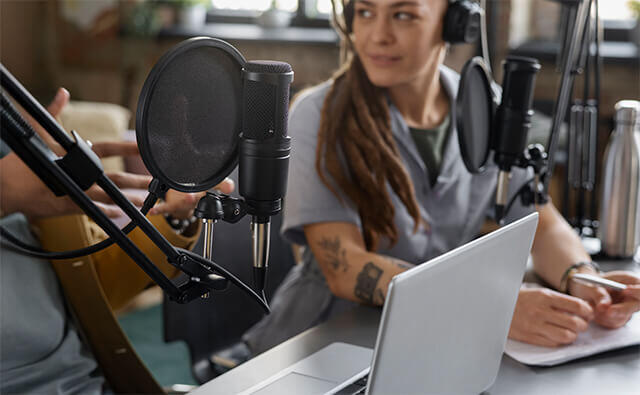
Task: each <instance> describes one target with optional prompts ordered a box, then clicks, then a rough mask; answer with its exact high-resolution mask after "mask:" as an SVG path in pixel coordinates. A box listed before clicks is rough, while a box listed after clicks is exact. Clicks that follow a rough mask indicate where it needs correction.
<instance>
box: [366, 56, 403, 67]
mask: <svg viewBox="0 0 640 395" xmlns="http://www.w3.org/2000/svg"><path fill="white" fill-rule="evenodd" d="M367 57H368V58H369V60H370V61H371V63H373V64H374V65H376V66H380V67H388V66H392V65H395V64H396V63H398V61H399V60H400V59H401V57H400V56H391V55H377V54H375V55H374V54H369V55H367Z"/></svg>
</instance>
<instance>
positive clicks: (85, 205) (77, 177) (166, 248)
mask: <svg viewBox="0 0 640 395" xmlns="http://www.w3.org/2000/svg"><path fill="white" fill-rule="evenodd" d="M216 41H219V40H216ZM227 45H228V44H227ZM1 71H2V76H1V77H2V78H1V82H2V88H3V92H2V93H3V95H4V91H6V92H8V93H9V94H10V95H11V96H12V97H13V98H14V99H15V100H16V101H17V102H18V103H19V104H20V105H21V106H22V107H23V108H24V109H25V110H26V111H27V112H28V113H29V114H30V115H31V116H33V118H34V119H35V120H36V121H37V122H38V123H40V124H41V125H42V127H43V128H44V130H45V131H46V132H47V133H48V134H50V135H51V136H52V137H53V138H54V139H55V140H56V141H57V142H58V143H59V144H60V145H61V146H62V148H63V149H65V151H66V155H65V156H64V157H63V158H60V159H59V158H58V157H57V156H56V155H55V154H54V153H53V152H52V151H51V150H50V149H49V148H48V147H47V146H46V144H45V143H44V142H43V141H42V140H41V139H40V137H39V136H38V135H37V134H36V133H35V132H34V131H33V129H31V128H30V127H29V125H28V123H27V122H26V121H24V119H22V117H21V116H20V114H19V113H17V111H15V109H14V108H12V106H10V105H8V104H7V103H9V102H8V100H3V101H2V108H1V115H2V123H3V128H2V139H3V141H5V142H6V143H7V144H8V145H9V146H10V147H11V149H12V150H13V151H14V152H15V153H16V154H17V155H18V156H19V157H20V158H21V159H22V160H23V161H24V162H25V164H27V166H29V167H30V168H31V169H32V170H33V171H34V173H36V175H37V176H38V177H39V178H40V179H41V180H42V181H43V182H44V183H45V185H47V187H48V188H50V189H51V190H52V191H53V192H54V193H55V194H56V195H58V196H62V195H65V194H68V195H69V197H70V198H71V199H72V200H73V201H74V202H75V203H76V204H77V205H78V206H79V207H80V208H81V209H82V210H83V211H84V212H85V213H86V214H87V215H88V216H89V217H90V218H91V219H92V220H93V221H94V222H96V224H98V225H99V226H100V227H101V228H102V229H104V230H105V232H106V233H107V235H108V236H110V237H111V238H112V239H113V240H114V241H115V242H116V243H117V244H118V245H119V246H120V247H121V248H122V249H123V250H124V251H125V253H127V255H129V256H130V257H131V258H132V259H133V260H134V261H135V262H136V264H138V265H139V266H140V267H141V268H142V269H143V270H144V271H145V273H146V274H147V275H149V277H150V278H151V279H152V280H153V281H154V282H156V283H157V284H158V285H159V286H160V287H161V288H162V289H163V290H164V291H165V292H166V293H167V295H168V296H169V298H170V299H171V300H174V301H177V302H180V303H186V302H189V301H190V300H193V299H195V298H198V297H200V296H201V295H204V294H206V293H208V292H209V290H210V289H221V288H224V287H225V286H226V281H230V282H231V283H233V284H235V285H236V286H238V287H239V288H241V289H242V290H243V291H245V292H246V293H247V294H249V296H251V297H252V298H253V299H254V300H256V301H257V302H258V303H259V304H260V305H261V306H262V307H263V309H264V310H265V311H266V312H267V313H268V312H269V307H268V305H267V304H266V302H265V301H264V300H263V299H262V298H261V297H260V296H259V295H258V294H256V293H255V292H254V291H253V290H252V289H251V288H250V287H248V286H247V285H245V284H244V283H243V282H241V281H240V280H239V279H238V278H236V277H235V276H234V275H233V274H232V273H230V272H228V271H227V270H226V269H224V268H222V267H220V266H219V265H217V264H216V263H214V262H211V261H210V260H207V259H204V258H202V257H199V256H198V255H197V254H194V253H193V252H190V251H186V250H183V249H179V248H175V247H173V246H172V245H171V244H170V243H169V242H168V241H167V240H166V239H165V238H164V237H163V236H162V234H160V233H159V232H158V231H157V230H156V229H155V228H154V227H153V225H152V224H151V223H150V222H149V221H148V220H147V218H146V217H144V215H143V214H142V213H141V212H140V211H138V209H137V208H136V207H135V206H133V204H132V203H131V202H129V201H128V200H127V198H126V197H125V196H124V195H123V194H122V192H121V191H120V190H119V189H118V188H117V186H116V185H115V184H113V182H112V181H111V180H110V179H109V178H108V177H107V176H106V175H105V174H104V171H103V169H102V165H101V163H100V160H99V158H98V157H97V156H96V155H95V153H94V152H93V151H92V150H91V148H90V146H89V145H88V144H87V142H85V141H84V140H82V138H80V137H79V136H78V134H77V133H75V132H72V136H73V138H71V137H69V136H68V135H67V134H66V132H65V131H64V130H63V129H62V128H61V127H60V126H59V125H58V124H57V123H56V121H55V120H54V119H53V118H52V117H51V115H50V114H49V113H48V112H47V111H46V110H45V109H44V108H43V107H42V106H41V105H40V104H39V103H38V102H37V101H36V100H35V99H34V98H33V97H32V96H31V95H30V94H29V93H28V92H27V91H26V89H25V88H24V87H22V85H20V83H19V82H18V81H17V80H16V79H15V78H14V77H13V76H12V75H11V74H10V73H9V72H8V71H7V70H6V69H5V68H4V66H2V67H1ZM9 104H10V103H9ZM141 152H142V149H141ZM231 168H232V167H231ZM222 178H224V176H223V177H222ZM155 182H156V183H157V182H161V181H157V180H156V181H155ZM209 182H211V183H213V184H212V185H215V183H217V182H218V181H215V180H209ZM94 183H96V184H97V185H99V186H100V187H101V188H102V189H103V190H104V191H105V192H106V193H107V195H109V196H110V197H111V199H112V200H113V201H114V203H115V204H117V205H118V206H119V207H120V208H122V210H123V211H124V212H125V214H127V215H128V216H129V218H131V220H132V222H134V223H135V224H137V226H139V227H140V228H141V230H142V231H143V232H144V233H145V234H146V235H147V236H148V237H149V239H150V240H151V241H152V242H153V243H154V244H155V245H156V246H158V247H159V248H160V249H161V250H162V252H163V253H164V254H165V255H166V256H167V260H168V261H169V263H171V264H172V265H173V266H175V267H177V268H178V269H179V270H181V271H182V272H184V273H186V274H187V275H188V277H189V279H188V280H187V281H186V282H185V283H182V284H180V285H176V284H174V283H173V282H172V281H171V280H169V279H168V278H167V277H166V276H165V275H164V274H163V273H162V272H161V271H160V270H159V269H158V268H157V267H156V266H155V265H154V264H153V263H152V262H151V261H150V260H149V258H148V257H147V256H146V255H144V253H143V252H142V251H140V250H139V249H138V247H137V246H136V245H135V244H134V243H133V242H132V241H131V240H130V239H128V238H127V236H126V235H125V233H124V232H123V231H122V230H120V229H119V228H118V227H117V226H116V225H115V224H114V223H113V222H112V221H111V220H110V219H109V218H108V217H107V216H106V215H105V214H104V213H103V212H102V211H101V210H100V209H99V208H98V207H97V206H96V205H95V204H94V203H93V202H92V201H91V199H90V198H89V197H88V196H87V195H86V194H85V193H84V190H86V189H87V188H89V187H90V186H91V185H93V184H94ZM161 187H162V185H161ZM220 276H221V277H222V278H223V279H224V281H220Z"/></svg>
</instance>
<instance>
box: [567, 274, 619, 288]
mask: <svg viewBox="0 0 640 395" xmlns="http://www.w3.org/2000/svg"><path fill="white" fill-rule="evenodd" d="M571 278H572V279H574V280H578V281H583V282H587V283H591V284H595V285H600V286H603V287H606V288H609V289H615V290H616V291H624V290H625V289H627V286H626V285H624V284H622V283H619V282H617V281H611V280H607V279H606V278H602V277H598V276H594V275H593V274H586V273H576V274H574V275H573V276H571Z"/></svg>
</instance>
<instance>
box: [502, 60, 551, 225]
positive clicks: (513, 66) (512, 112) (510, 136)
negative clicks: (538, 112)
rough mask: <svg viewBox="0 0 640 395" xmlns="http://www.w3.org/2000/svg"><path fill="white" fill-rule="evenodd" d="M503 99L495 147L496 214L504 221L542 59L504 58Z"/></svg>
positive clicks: (524, 145) (520, 156) (522, 149)
mask: <svg viewBox="0 0 640 395" xmlns="http://www.w3.org/2000/svg"><path fill="white" fill-rule="evenodd" d="M503 67H504V77H503V79H502V100H501V102H500V106H499V107H498V111H497V112H496V120H495V125H496V131H495V132H496V133H495V135H494V141H493V144H492V145H493V149H494V151H495V154H494V161H495V163H496V164H497V165H498V169H499V171H498V185H497V190H496V203H495V214H496V222H498V223H500V222H501V221H502V219H503V218H504V216H505V214H506V213H505V208H506V205H507V193H508V189H509V179H510V178H511V168H512V167H513V166H515V165H518V164H519V163H520V160H521V158H522V156H523V153H524V150H525V147H526V144H527V138H528V134H529V129H530V128H531V116H532V115H533V110H532V105H533V91H534V84H535V79H536V73H537V72H538V71H539V70H540V63H538V61H537V60H536V59H532V58H526V57H520V56H509V57H507V58H506V59H505V61H504V62H503Z"/></svg>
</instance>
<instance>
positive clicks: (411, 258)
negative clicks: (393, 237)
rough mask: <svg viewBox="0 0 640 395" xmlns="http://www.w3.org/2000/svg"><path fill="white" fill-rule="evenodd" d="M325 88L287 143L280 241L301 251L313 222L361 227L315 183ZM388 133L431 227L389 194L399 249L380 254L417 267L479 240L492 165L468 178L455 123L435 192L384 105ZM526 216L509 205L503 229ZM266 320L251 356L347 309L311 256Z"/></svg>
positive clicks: (453, 90) (445, 76)
mask: <svg viewBox="0 0 640 395" xmlns="http://www.w3.org/2000/svg"><path fill="white" fill-rule="evenodd" d="M441 82H442V83H443V86H444V88H445V90H446V92H447V94H448V95H449V98H450V105H451V109H450V113H451V114H455V113H456V110H455V98H456V95H457V90H458V83H459V76H458V74H457V73H455V72H454V71H452V70H451V69H448V68H446V67H442V68H441ZM329 88H330V82H327V83H324V84H322V85H319V86H317V87H315V88H313V89H311V90H309V91H308V92H306V93H305V94H303V95H302V96H301V97H300V98H299V99H298V100H297V101H296V103H295V104H294V105H293V107H292V109H291V113H290V116H289V133H290V135H291V137H292V149H291V162H290V167H289V182H288V189H287V195H286V203H285V209H284V222H283V225H282V234H283V236H284V237H285V238H286V239H287V240H289V241H291V242H293V243H296V244H300V245H303V246H306V245H307V240H306V238H305V235H304V231H303V227H304V226H305V225H308V224H313V223H318V222H348V223H352V224H354V225H356V226H358V227H360V226H361V224H360V218H359V216H358V211H357V209H356V208H355V207H354V205H353V204H352V203H351V202H350V201H349V200H347V199H346V197H345V202H346V203H345V204H343V203H342V202H341V201H340V200H339V199H338V198H336V196H335V195H333V193H332V192H331V191H330V190H329V189H328V188H327V187H326V186H325V185H324V184H323V183H322V182H321V180H320V178H319V176H318V174H317V172H316V167H315V159H316V145H317V135H318V125H319V124H320V113H321V109H322V106H323V103H324V99H325V96H326V94H327V92H328V90H329ZM390 115H391V129H392V133H393V136H394V138H395V141H396V144H397V146H398V151H399V153H400V156H401V158H402V161H403V162H404V165H405V168H406V169H407V171H408V172H409V175H410V177H411V179H412V181H413V184H414V188H415V194H416V198H417V201H418V204H419V205H420V213H421V216H422V218H423V219H424V220H425V221H426V222H427V223H428V224H429V225H430V226H429V228H428V229H426V228H424V227H421V228H420V229H419V230H418V232H416V233H414V221H413V218H412V217H411V215H409V213H408V211H407V210H406V208H405V206H404V205H403V204H402V202H401V201H400V199H399V198H398V196H396V195H395V193H393V191H392V189H391V188H390V187H388V191H389V194H390V196H391V199H392V202H393V205H394V207H395V209H396V212H395V224H396V227H397V229H398V236H399V237H398V242H397V243H396V244H395V245H393V246H390V245H389V243H388V242H385V240H384V239H383V240H382V242H381V243H380V247H379V249H378V251H377V252H378V253H380V254H384V255H388V256H391V257H395V258H398V259H402V260H404V261H407V262H410V263H414V264H420V263H423V262H425V261H427V260H429V259H431V258H433V257H436V256H438V255H440V254H443V253H445V252H447V251H449V250H451V249H454V248H456V247H458V246H460V245H462V244H464V243H466V242H468V241H470V240H471V239H473V238H474V237H476V236H477V234H478V232H479V230H480V228H481V226H482V224H483V223H484V221H485V219H486V218H487V215H488V214H490V212H491V210H490V208H492V207H493V204H492V203H493V199H494V196H495V188H496V181H497V168H496V167H495V165H493V164H492V162H490V164H489V165H488V166H487V169H486V170H485V171H484V172H483V173H479V174H471V173H469V172H468V171H467V169H466V167H465V166H464V163H463V161H462V159H461V154H460V149H459V145H458V144H459V143H458V134H457V131H456V125H455V122H451V123H450V126H449V127H450V128H451V129H450V131H449V132H450V136H449V138H448V140H447V142H446V148H445V150H444V155H443V158H442V164H441V169H440V174H439V175H438V177H437V179H436V183H435V185H433V186H431V183H430V182H429V174H428V169H427V168H426V166H425V164H424V161H423V160H422V158H421V156H420V153H419V151H418V149H417V147H416V145H415V142H414V140H413V138H412V136H411V132H410V130H409V128H408V126H407V124H406V123H405V121H404V119H403V118H402V116H401V114H400V112H399V111H398V109H397V108H396V107H395V106H394V105H393V103H390ZM527 178H528V177H527V173H526V172H525V171H523V170H519V169H515V170H514V171H513V178H512V180H511V183H510V195H513V194H514V193H515V191H516V190H517V189H519V188H520V186H521V185H522V184H523V183H524V182H525V181H526V179H527ZM531 210H532V209H531V208H525V207H522V206H521V205H519V202H517V203H516V204H514V207H513V208H512V210H511V212H510V213H509V216H508V217H507V222H509V221H511V220H514V219H517V218H520V217H522V216H523V215H525V214H527V213H529V212H530V211H531ZM271 304H272V314H271V315H269V316H267V317H265V318H264V319H263V320H262V321H261V322H259V323H258V324H257V325H256V326H255V327H254V328H252V329H251V330H250V331H249V332H248V333H247V334H246V335H245V338H244V340H245V341H246V342H247V343H248V344H249V346H250V347H251V349H252V351H254V352H262V351H264V350H266V349H268V348H270V347H272V346H274V345H275V344H278V343H279V342H281V341H283V340H285V339H287V338H288V337H290V336H293V335H295V334H297V333H299V332H300V331H302V330H304V329H307V328H309V327H310V326H312V325H316V324H317V323H319V322H321V321H322V320H324V319H326V318H328V317H330V316H332V315H333V314H335V313H336V312H338V311H341V310H342V309H343V308H346V307H348V305H350V304H351V302H347V301H344V300H340V299H338V298H335V297H334V296H333V295H332V294H331V292H330V291H329V289H328V287H327V285H326V282H325V281H324V277H323V276H322V273H321V272H320V269H319V267H318V265H317V262H316V261H315V259H314V257H313V254H312V253H311V252H310V249H309V248H306V250H305V252H304V254H303V264H302V265H298V266H296V267H294V268H293V269H292V271H291V273H289V275H288V276H287V278H286V279H285V280H284V282H283V284H282V285H281V287H280V289H279V290H278V292H277V294H276V295H275V296H274V298H273V300H272V303H271Z"/></svg>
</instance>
